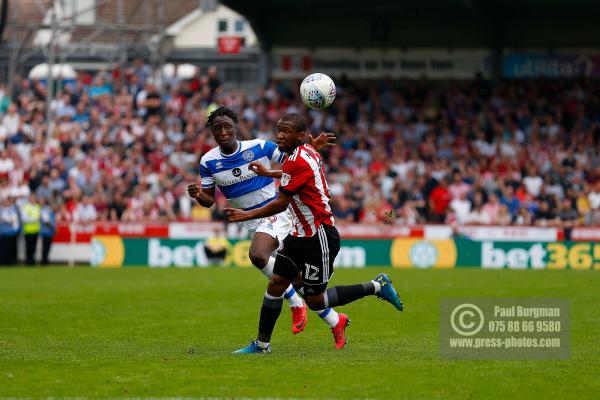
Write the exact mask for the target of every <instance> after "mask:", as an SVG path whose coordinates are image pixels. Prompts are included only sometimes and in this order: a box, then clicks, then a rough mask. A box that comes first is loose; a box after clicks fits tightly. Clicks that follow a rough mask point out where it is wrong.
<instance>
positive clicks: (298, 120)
mask: <svg viewBox="0 0 600 400" xmlns="http://www.w3.org/2000/svg"><path fill="white" fill-rule="evenodd" d="M280 121H282V122H283V121H289V122H291V123H292V126H293V127H294V129H295V130H296V132H304V131H306V120H305V119H304V116H303V115H302V114H299V113H295V112H293V113H288V114H284V115H283V116H282V117H281V119H280Z"/></svg>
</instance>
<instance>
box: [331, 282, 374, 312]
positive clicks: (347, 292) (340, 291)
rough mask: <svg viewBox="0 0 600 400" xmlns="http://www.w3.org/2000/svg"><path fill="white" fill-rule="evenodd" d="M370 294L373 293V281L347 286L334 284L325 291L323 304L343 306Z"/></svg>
mask: <svg viewBox="0 0 600 400" xmlns="http://www.w3.org/2000/svg"><path fill="white" fill-rule="evenodd" d="M372 294H375V285H373V282H366V283H358V284H356V285H349V286H334V287H332V288H329V289H327V291H326V292H325V296H326V303H325V306H326V307H337V306H343V305H345V304H348V303H352V302H353V301H355V300H358V299H362V298H363V297H365V296H369V295H372Z"/></svg>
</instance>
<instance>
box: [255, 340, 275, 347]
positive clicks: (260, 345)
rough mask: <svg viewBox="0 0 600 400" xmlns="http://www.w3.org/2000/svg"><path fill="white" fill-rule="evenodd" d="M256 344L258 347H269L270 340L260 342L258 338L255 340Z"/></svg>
mask: <svg viewBox="0 0 600 400" xmlns="http://www.w3.org/2000/svg"><path fill="white" fill-rule="evenodd" d="M256 344H257V345H258V347H260V348H261V349H266V348H267V347H269V344H271V342H261V341H260V340H257V341H256Z"/></svg>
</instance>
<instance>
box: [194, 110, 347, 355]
mask: <svg viewBox="0 0 600 400" xmlns="http://www.w3.org/2000/svg"><path fill="white" fill-rule="evenodd" d="M237 123H238V117H237V114H236V113H235V112H233V111H232V110H230V109H229V108H227V107H219V108H217V109H216V110H215V111H213V112H212V113H211V114H210V115H209V117H208V121H207V125H208V127H209V128H210V129H211V132H212V134H213V136H214V138H215V141H216V142H217V144H218V147H215V148H214V149H212V150H210V151H208V152H207V153H206V154H204V155H203V156H202V158H201V160H200V176H201V178H202V188H200V186H199V185H198V184H196V183H193V184H191V185H189V186H188V193H189V195H190V197H192V198H194V199H196V200H197V201H198V203H200V205H202V206H204V207H211V206H212V205H213V203H214V196H215V186H217V187H219V189H220V190H221V191H222V192H223V194H224V195H225V197H227V199H228V201H229V203H230V204H231V205H232V206H234V207H240V208H243V209H245V210H251V209H254V208H258V207H260V206H262V205H264V204H266V203H268V202H269V201H271V200H272V199H274V198H275V197H276V196H277V191H276V189H275V184H274V182H273V178H270V177H264V176H258V175H257V174H256V173H255V172H254V171H253V169H251V168H250V164H251V163H254V164H258V165H264V166H265V167H266V166H268V167H269V168H270V167H271V163H272V162H275V163H281V162H282V161H283V159H284V158H285V153H282V152H281V151H279V149H278V148H277V145H276V144H275V143H273V142H269V141H265V140H260V139H255V140H244V141H239V140H238V139H237ZM308 139H309V140H310V141H311V143H313V145H315V146H317V147H319V148H322V147H326V146H332V145H333V141H334V140H335V135H333V134H327V133H324V134H321V135H320V136H319V137H318V138H317V139H313V138H312V137H309V138H308ZM243 226H244V227H245V228H246V229H247V230H248V231H249V232H250V233H251V234H252V241H251V244H250V251H249V256H250V260H251V261H252V264H254V266H256V267H257V268H258V269H259V270H260V271H261V272H262V273H263V274H264V275H265V276H266V277H267V278H270V277H271V275H272V274H273V266H274V265H275V259H274V258H273V257H272V256H271V254H272V253H273V252H274V251H275V250H277V248H278V247H279V245H280V241H283V239H284V238H285V237H286V236H287V234H288V233H289V232H290V229H291V215H290V213H289V212H288V211H285V210H283V212H281V213H278V214H276V215H273V216H270V217H269V218H258V219H255V220H249V221H247V222H244V223H243ZM284 297H285V299H287V301H288V303H289V305H290V309H291V311H292V332H293V333H294V334H296V333H299V332H302V331H303V330H304V328H305V326H306V321H307V319H306V305H305V304H304V302H303V301H302V298H300V296H298V294H297V293H296V291H295V290H294V287H293V286H292V285H288V287H287V288H286V289H285V290H284ZM318 314H319V316H320V317H321V319H322V320H323V321H324V322H325V323H326V324H328V326H329V327H330V328H331V329H332V333H333V335H334V339H335V342H336V346H338V347H340V346H341V347H343V344H345V340H344V342H343V343H341V341H340V340H339V339H337V338H339V334H337V331H336V330H335V329H334V328H335V327H336V326H337V325H338V319H339V318H338V314H337V312H335V310H333V309H330V308H327V307H325V308H324V309H321V310H319V312H318ZM342 336H343V335H342Z"/></svg>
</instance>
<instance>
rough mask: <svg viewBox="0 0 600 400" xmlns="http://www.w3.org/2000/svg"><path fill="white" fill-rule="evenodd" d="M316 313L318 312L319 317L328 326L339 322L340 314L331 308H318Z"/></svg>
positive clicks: (333, 325)
mask: <svg viewBox="0 0 600 400" xmlns="http://www.w3.org/2000/svg"><path fill="white" fill-rule="evenodd" d="M317 314H319V317H321V319H322V320H323V321H325V323H326V324H327V325H329V327H330V328H333V327H335V326H336V325H337V324H338V322H340V315H339V314H338V313H337V312H336V311H335V310H334V309H333V308H326V309H324V310H319V311H317Z"/></svg>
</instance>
